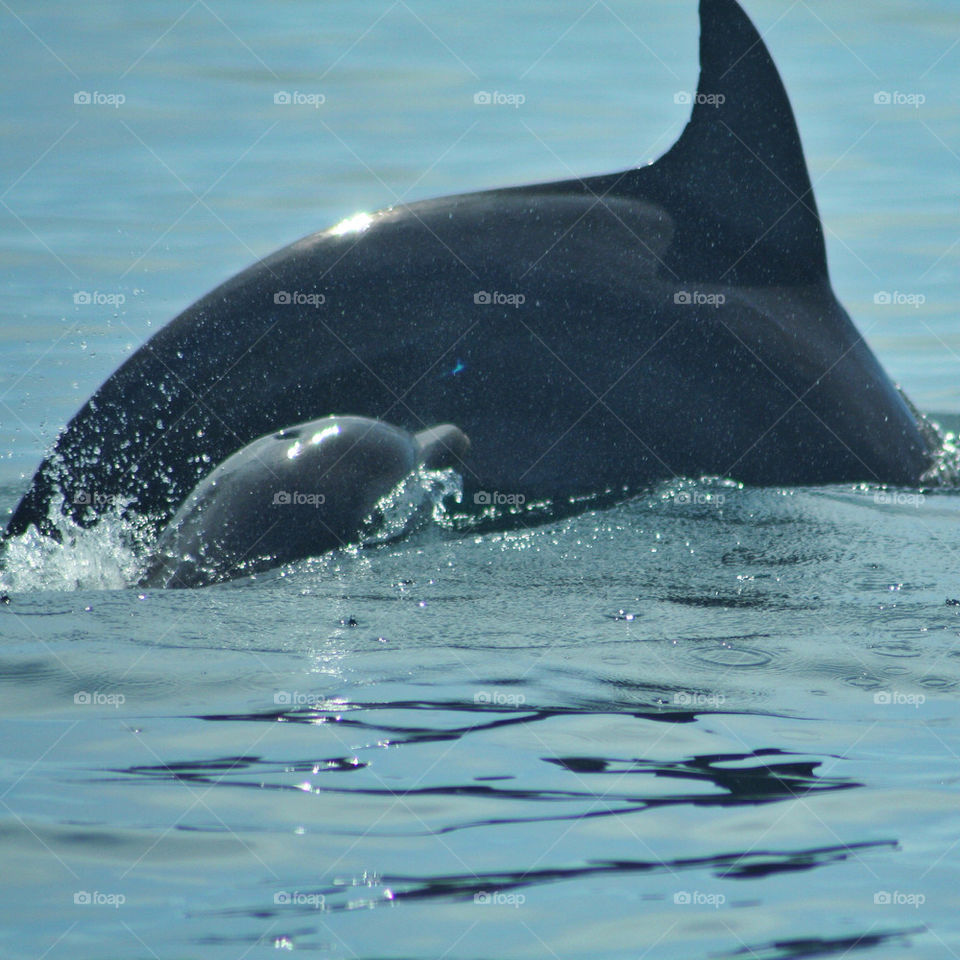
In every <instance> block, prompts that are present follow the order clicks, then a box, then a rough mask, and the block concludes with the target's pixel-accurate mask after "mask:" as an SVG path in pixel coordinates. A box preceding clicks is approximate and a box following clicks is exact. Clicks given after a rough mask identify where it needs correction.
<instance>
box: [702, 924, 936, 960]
mask: <svg viewBox="0 0 960 960" xmlns="http://www.w3.org/2000/svg"><path fill="white" fill-rule="evenodd" d="M923 932H924V928H923V927H919V928H917V927H914V928H911V929H909V930H892V931H890V932H888V933H862V934H860V935H859V936H852V937H835V938H821V937H809V938H807V937H805V938H803V939H801V940H776V941H774V942H773V943H770V944H763V945H761V946H757V947H741V948H740V949H739V950H735V951H734V952H733V953H724V954H721V955H720V956H722V957H724V958H732V957H748V958H749V960H801V958H806V957H835V956H841V957H843V956H847V955H849V954H850V953H852V952H853V951H854V950H870V949H873V948H874V947H879V946H883V945H884V944H888V943H891V942H893V941H900V943H899V946H909V941H908V940H907V939H906V938H907V937H909V936H910V935H911V934H915V933H923Z"/></svg>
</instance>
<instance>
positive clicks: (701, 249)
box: [615, 0, 827, 285]
mask: <svg viewBox="0 0 960 960" xmlns="http://www.w3.org/2000/svg"><path fill="white" fill-rule="evenodd" d="M634 174H635V177H633V178H632V179H633V183H632V184H631V183H626V184H624V185H623V186H624V187H625V188H626V190H625V191H623V192H628V193H632V194H634V195H643V196H645V197H648V198H650V199H656V200H659V201H660V202H662V203H663V204H664V205H665V206H666V207H667V209H668V211H669V212H670V213H671V214H672V215H673V216H674V218H675V221H676V229H677V234H676V236H675V239H674V244H673V248H672V251H671V261H673V262H672V264H671V266H672V268H673V269H674V270H675V271H676V273H677V274H678V275H680V276H684V277H685V278H690V279H700V280H704V281H713V282H716V283H744V284H755V285H780V284H806V283H823V282H827V262H826V251H825V248H824V242H823V229H822V226H821V223H820V215H819V213H818V212H817V205H816V201H815V200H814V196H813V189H812V187H811V184H810V175H809V173H808V172H807V165H806V161H805V160H804V157H803V147H802V145H801V143H800V135H799V133H798V131H797V124H796V120H795V119H794V116H793V110H792V108H791V106H790V101H789V99H788V98H787V92H786V90H785V89H784V86H783V82H782V81H781V79H780V74H779V73H778V71H777V68H776V66H775V65H774V63H773V60H772V58H771V56H770V53H769V52H768V50H767V47H766V44H765V43H764V42H763V39H762V38H761V36H760V34H759V33H758V32H757V29H756V27H754V25H753V23H751V21H750V19H749V17H748V16H747V15H746V13H744V11H743V10H742V9H741V7H740V5H739V4H738V3H737V2H736V0H701V2H700V82H699V85H698V88H697V96H696V101H695V103H694V106H693V114H692V116H691V118H690V122H689V123H688V124H687V126H686V129H685V130H684V131H683V134H682V135H681V137H680V139H679V140H678V141H677V142H676V144H675V145H674V146H673V148H672V149H671V150H669V151H668V152H667V153H666V154H665V155H664V156H663V157H661V158H660V160H658V161H657V162H656V163H655V164H653V165H652V166H649V167H645V168H640V169H638V170H636V171H634ZM630 178H631V175H630V174H628V179H630ZM615 192H617V193H619V192H621V189H615Z"/></svg>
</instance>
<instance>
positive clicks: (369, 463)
mask: <svg viewBox="0 0 960 960" xmlns="http://www.w3.org/2000/svg"><path fill="white" fill-rule="evenodd" d="M469 446H470V441H469V440H468V439H467V436H466V434H464V433H463V432H462V431H461V430H460V429H458V428H457V427H454V426H452V425H450V424H443V425H441V426H435V427H431V428H430V429H429V430H424V431H422V432H420V433H417V434H410V433H408V432H407V431H405V430H401V429H400V428H399V427H395V426H392V425H391V424H389V423H384V422H383V421H380V420H371V419H368V418H366V417H345V416H336V417H326V418H323V419H321V420H311V421H309V422H307V423H302V424H300V425H298V426H295V427H288V428H286V429H284V430H281V431H280V432H279V433H273V434H270V435H268V436H265V437H260V438H259V439H258V440H254V441H253V442H252V443H250V444H248V445H247V446H245V447H243V449H241V450H239V451H237V452H236V453H234V454H233V455H232V456H230V457H228V458H227V459H226V460H224V461H223V463H221V464H220V465H219V466H218V467H216V468H215V469H214V470H213V471H212V472H211V473H209V474H208V475H207V476H206V477H204V479H203V480H201V481H200V483H199V484H197V486H196V487H195V488H194V490H193V492H192V493H191V494H190V495H189V496H188V497H187V499H186V500H185V501H184V503H183V504H182V506H181V507H180V509H179V510H178V511H177V513H176V514H175V515H174V517H173V519H172V520H171V521H170V523H169V525H168V526H167V527H166V529H165V530H164V531H163V533H162V534H161V535H160V537H159V539H158V541H157V543H156V547H155V551H154V558H153V560H152V562H151V565H150V569H149V570H148V572H147V573H146V574H145V576H144V577H143V579H142V580H141V585H143V586H148V587H200V586H206V585H208V584H211V583H217V582H219V581H222V580H229V579H231V578H232V577H237V576H245V575H247V574H250V573H253V572H256V571H259V570H264V569H269V568H270V567H275V566H279V565H280V564H284V563H290V562H292V561H294V560H300V559H303V558H305V557H312V556H318V555H319V554H322V553H325V552H327V551H329V550H334V549H336V548H338V547H343V546H345V545H347V544H349V543H356V542H358V540H360V539H361V538H362V536H363V533H364V528H365V526H366V525H367V522H368V520H369V519H370V517H371V514H372V513H373V511H374V509H375V507H376V505H377V503H378V502H379V501H380V500H381V499H382V498H383V497H385V496H386V495H387V494H389V493H390V492H391V491H392V490H393V489H395V488H396V486H397V485H398V484H399V483H400V482H401V481H402V480H404V478H406V477H407V476H409V475H410V474H411V473H412V472H413V471H414V470H416V469H417V468H418V467H421V466H423V467H425V468H427V469H429V470H441V469H444V468H447V467H453V468H456V467H457V466H458V465H459V464H460V460H461V458H462V457H463V456H464V455H465V454H466V452H467V450H468V449H469Z"/></svg>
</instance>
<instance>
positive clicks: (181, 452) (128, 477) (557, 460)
mask: <svg viewBox="0 0 960 960" xmlns="http://www.w3.org/2000/svg"><path fill="white" fill-rule="evenodd" d="M700 16H701V38H700V66H701V73H700V81H699V87H698V92H697V96H696V98H695V101H694V106H693V112H692V116H691V118H690V121H689V123H688V125H687V127H686V129H685V130H684V132H683V134H682V136H681V137H680V139H679V141H678V142H677V143H676V144H675V145H674V147H673V148H672V149H671V150H670V151H669V152H668V153H667V154H666V155H664V156H663V157H661V158H660V159H659V160H658V161H657V162H656V163H653V164H651V165H649V166H645V167H641V168H637V169H630V170H626V171H623V172H620V173H613V174H606V175H601V176H591V177H587V178H584V179H572V180H565V181H559V182H553V183H544V184H537V185H533V186H521V187H513V188H509V189H501V190H491V191H485V192H482V193H468V194H463V195H458V196H451V197H443V198H440V199H436V200H427V201H423V202H417V203H411V204H409V205H404V206H397V207H393V208H388V209H386V210H383V211H380V212H379V213H375V214H372V215H370V216H357V217H353V218H351V219H350V220H348V221H345V222H344V224H341V225H340V226H339V227H335V228H333V229H331V230H326V231H323V232H320V233H316V234H313V235H311V236H308V237H305V238H304V239H302V240H299V241H297V242H296V243H294V244H292V245H291V246H289V247H286V248H284V249H282V250H280V251H278V252H277V253H274V254H273V255H272V256H270V257H268V258H266V259H265V260H263V261H261V262H259V263H257V264H255V265H253V266H251V267H250V268H248V269H247V270H245V271H243V272H242V273H240V274H238V275H237V276H235V277H234V278H233V279H231V280H229V281H227V282H226V283H225V284H223V285H222V286H220V287H218V288H217V289H216V290H214V291H213V292H212V293H210V294H208V295H207V296H205V297H203V298H202V299H200V300H199V301H197V303H195V304H194V305H193V306H191V307H190V308H189V309H187V310H186V311H185V312H184V313H182V314H181V315H180V316H178V317H177V318H176V319H174V320H173V321H171V322H170V323H169V324H168V325H167V326H166V327H164V328H163V329H161V330H160V331H159V332H158V333H156V334H155V335H154V336H153V337H152V338H151V339H150V340H149V341H148V342H147V343H146V344H145V345H144V346H143V347H142V348H141V349H140V350H138V351H137V352H136V353H135V354H134V355H133V356H132V357H130V358H129V359H128V360H127V362H126V363H124V364H123V366H122V367H120V369H119V370H117V371H116V373H114V374H113V375H112V376H111V377H110V378H109V379H108V380H107V381H106V382H105V383H104V384H103V385H102V386H101V387H100V389H99V390H98V391H97V392H96V394H95V395H94V396H93V397H92V398H91V400H90V401H89V402H88V403H87V404H86V405H85V406H84V407H83V408H82V409H81V410H80V411H79V412H78V413H77V414H76V416H75V417H74V418H73V420H71V422H70V423H69V424H68V426H67V427H66V428H65V429H64V431H63V432H62V433H61V435H60V437H59V439H58V440H57V443H56V446H55V449H54V451H53V452H52V454H51V455H50V456H49V457H47V459H46V460H45V461H44V462H43V464H42V465H41V466H40V468H39V469H38V471H37V474H36V476H35V477H34V480H33V483H32V484H31V486H30V488H29V490H28V491H27V493H26V495H25V496H24V497H23V500H22V501H21V503H20V505H19V506H18V507H17V509H16V511H15V513H14V514H13V516H12V518H11V520H10V522H9V525H8V528H7V533H8V535H10V534H18V533H21V532H23V531H25V530H26V529H27V528H28V526H29V525H30V524H37V525H38V526H39V527H40V528H41V529H45V530H49V529H51V526H52V525H51V524H50V523H49V520H48V514H49V511H50V508H51V504H52V503H53V502H54V501H57V500H59V498H60V497H62V498H63V501H64V502H65V503H66V504H67V505H68V506H67V507H66V509H67V510H68V511H73V512H74V519H77V520H78V521H80V522H87V523H88V522H91V521H95V519H96V516H95V510H94V511H91V512H85V511H89V503H86V504H84V507H83V509H82V510H81V509H79V508H73V507H72V506H70V505H71V504H73V503H74V501H75V497H74V496H73V494H74V493H75V492H76V491H78V490H85V491H89V490H93V491H96V494H97V498H96V503H100V502H117V501H119V500H128V501H130V502H131V509H133V510H136V511H138V512H140V513H143V514H145V515H149V516H151V517H153V518H154V521H155V523H156V524H157V527H158V528H160V527H162V526H163V525H164V524H165V523H166V522H167V521H168V520H169V518H170V517H171V516H172V515H173V514H174V512H175V511H176V510H177V509H178V508H179V507H180V505H181V504H182V503H183V501H184V500H185V498H186V497H187V496H188V494H189V493H190V491H191V490H192V489H193V488H194V486H195V485H196V484H197V483H198V482H199V481H200V480H201V479H202V477H203V474H204V473H205V471H206V470H207V469H209V465H210V464H211V463H213V464H217V463H221V462H222V461H224V460H225V459H226V458H228V457H229V456H230V455H231V454H232V453H234V451H237V450H239V449H240V448H242V447H244V446H245V445H246V444H249V443H250V442H251V441H252V440H254V439H255V438H257V437H259V436H262V435H264V434H267V433H270V432H273V431H276V430H278V429H281V428H283V427H284V426H286V425H289V424H295V423H300V422H302V421H305V420H311V419H314V418H317V417H320V416H325V415H327V414H328V413H330V412H331V411H334V410H340V411H349V412H350V413H351V414H354V415H357V416H362V417H370V418H377V419H385V420H388V421H390V422H392V423H396V424H399V425H400V426H401V427H402V428H404V429H405V430H408V431H411V432H416V431H418V430H422V429H423V427H424V426H425V425H427V424H433V423H444V422H451V423H456V424H458V425H459V426H461V427H462V428H463V429H464V431H465V432H466V433H467V434H468V435H469V436H470V438H471V441H472V445H471V448H470V451H469V453H466V452H464V454H463V457H462V459H458V461H457V463H456V466H457V468H458V469H459V470H460V471H461V472H462V473H463V476H464V483H465V493H466V495H467V496H466V500H467V502H468V503H469V502H471V500H472V497H471V494H472V493H473V492H475V491H479V490H498V491H503V492H508V493H516V494H523V495H524V496H525V497H526V499H527V500H528V501H529V500H532V499H545V498H568V497H573V496H579V495H585V494H592V493H597V492H602V491H612V492H613V493H614V494H620V493H626V492H629V491H631V490H635V489H637V488H639V487H642V486H643V485H645V484H647V483H649V482H651V481H655V480H658V479H661V478H667V477H673V476H675V475H685V476H694V477H699V476H702V475H723V476H730V477H734V478H737V479H739V480H742V481H745V482H748V483H753V484H817V483H827V482H841V481H867V482H883V483H892V484H905V485H913V484H917V483H918V482H920V479H921V477H922V476H923V475H924V473H925V471H927V470H928V469H929V468H930V467H931V464H932V455H933V453H934V450H933V444H932V443H931V441H930V439H929V433H928V432H926V431H925V428H924V426H923V424H922V423H920V422H919V421H918V418H917V417H916V416H915V415H914V413H913V412H912V410H911V408H910V407H909V406H908V404H907V403H906V402H905V400H904V398H903V397H902V396H901V395H900V394H899V393H898V391H897V389H896V388H895V387H894V385H893V384H892V383H891V382H890V380H889V378H888V377H887V375H886V374H885V373H884V371H883V370H882V369H881V367H880V365H879V363H878V362H877V360H876V358H875V357H874V355H873V354H872V353H871V351H870V349H869V348H868V347H867V345H866V344H865V343H864V341H863V339H862V337H861V336H860V334H859V333H858V332H857V330H856V329H855V327H854V326H853V324H852V322H851V320H850V318H849V317H848V315H847V313H846V312H845V311H844V309H843V307H842V306H841V305H840V304H839V303H838V301H837V299H836V297H835V296H834V293H833V290H832V288H831V284H830V279H829V276H828V272H827V263H826V254H825V248H824V241H823V230H822V226H821V222H820V217H819V215H818V212H817V207H816V203H815V200H814V197H813V192H812V189H811V183H810V178H809V175H808V172H807V167H806V163H805V161H804V156H803V150H802V147H801V143H800V138H799V135H798V132H797V127H796V123H795V120H794V116H793V112H792V109H791V107H790V103H789V101H788V99H787V95H786V92H785V90H784V87H783V84H782V82H781V80H780V77H779V75H778V72H777V69H776V67H775V66H774V64H773V61H772V60H771V57H770V54H769V53H768V51H767V48H766V46H765V44H764V43H763V41H762V39H761V38H760V36H759V34H758V33H757V31H756V29H755V28H754V26H753V25H752V23H751V22H750V20H749V19H748V17H747V16H746V15H745V13H744V12H743V10H742V9H741V8H740V6H739V5H738V4H737V3H736V2H735V0H701V3H700ZM294 291H295V292H296V294H295V295H293V294H292V292H294Z"/></svg>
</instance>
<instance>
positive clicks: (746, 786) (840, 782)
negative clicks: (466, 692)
mask: <svg viewBox="0 0 960 960" xmlns="http://www.w3.org/2000/svg"><path fill="white" fill-rule="evenodd" d="M767 756H783V757H786V756H791V754H788V753H786V752H784V751H782V750H776V749H772V748H771V749H765V750H754V751H753V752H752V753H747V754H732V753H730V754H713V755H705V756H698V757H693V758H692V759H690V760H679V761H666V762H664V761H652V760H605V759H602V758H599V757H556V758H549V757H544V758H543V759H544V760H546V762H547V763H555V764H557V766H560V767H563V768H564V769H565V770H570V771H572V772H574V773H582V774H590V773H613V774H618V775H619V774H630V773H640V774H652V775H653V776H655V777H670V778H672V779H679V780H683V779H688V780H699V781H708V782H710V783H713V784H714V785H715V786H717V787H719V788H720V789H721V790H725V791H727V795H725V796H719V797H717V796H706V797H704V796H700V795H697V796H695V797H691V798H689V799H688V801H687V802H690V803H694V804H697V805H699V806H704V805H718V804H719V805H728V804H730V805H736V804H743V803H768V802H771V801H774V800H782V799H785V798H791V797H802V796H806V795H808V794H811V793H820V792H822V791H826V790H848V789H850V788H851V787H861V786H863V784H862V783H858V782H856V781H854V780H849V779H847V778H846V777H820V776H817V775H816V774H815V773H814V771H815V770H816V768H817V767H818V766H820V764H821V763H822V762H823V761H821V760H803V761H785V762H783V763H763V762H760V763H757V764H755V765H751V766H749V767H737V768H733V769H731V768H729V767H722V766H719V765H720V764H723V763H731V762H738V763H742V762H745V761H746V762H749V761H752V760H754V759H757V758H760V757H767ZM676 802H677V798H662V799H651V800H648V801H646V804H647V806H656V805H657V804H658V803H661V804H664V803H676Z"/></svg>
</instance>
